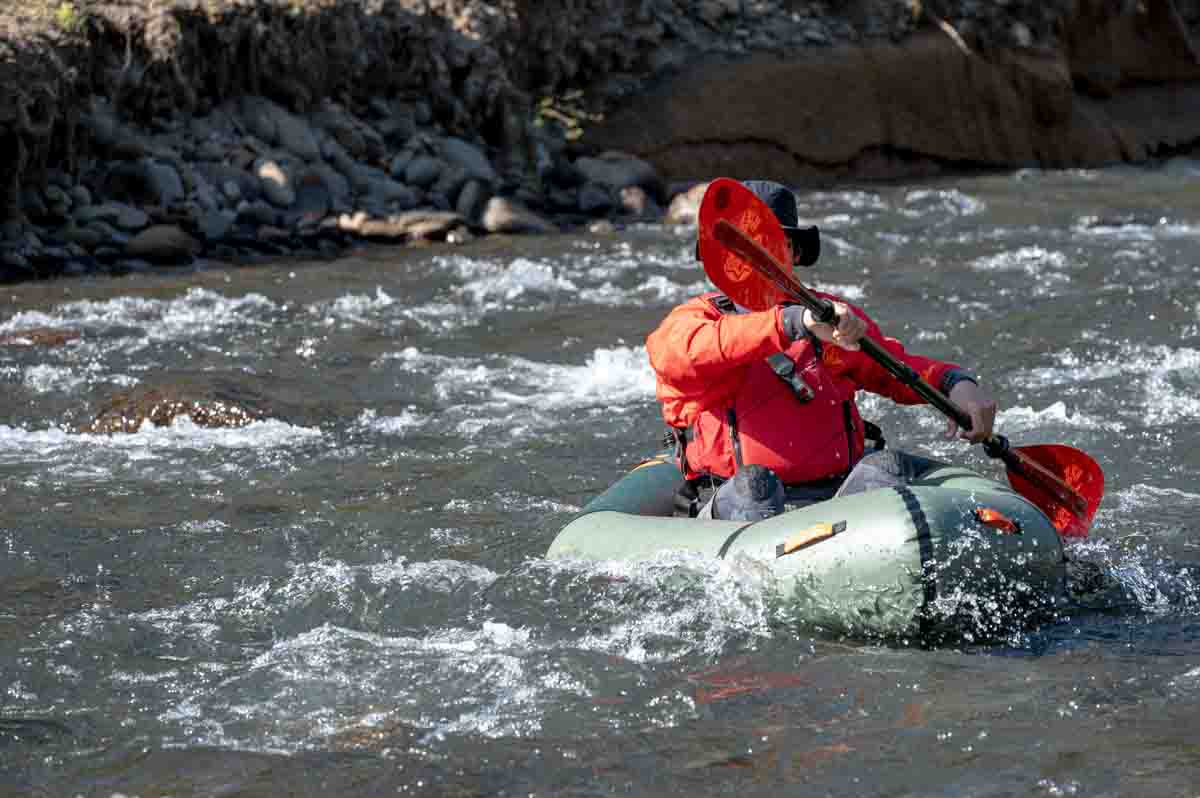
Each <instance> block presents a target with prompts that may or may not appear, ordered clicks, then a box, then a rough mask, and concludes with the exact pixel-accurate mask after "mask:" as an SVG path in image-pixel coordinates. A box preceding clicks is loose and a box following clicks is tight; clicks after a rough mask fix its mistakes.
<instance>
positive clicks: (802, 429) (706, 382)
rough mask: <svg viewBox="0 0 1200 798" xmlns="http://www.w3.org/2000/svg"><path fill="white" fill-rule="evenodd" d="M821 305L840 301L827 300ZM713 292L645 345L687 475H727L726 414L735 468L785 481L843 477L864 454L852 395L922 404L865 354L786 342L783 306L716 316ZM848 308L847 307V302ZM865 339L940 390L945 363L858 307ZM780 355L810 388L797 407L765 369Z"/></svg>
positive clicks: (672, 317)
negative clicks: (681, 437) (681, 442)
mask: <svg viewBox="0 0 1200 798" xmlns="http://www.w3.org/2000/svg"><path fill="white" fill-rule="evenodd" d="M819 296H824V297H825V298H827V299H831V300H836V301H839V302H841V301H844V300H841V299H839V298H837V297H834V296H831V295H829V294H819ZM721 299H723V297H722V296H721V295H720V294H718V293H711V294H706V295H704V296H702V297H697V298H696V299H693V300H691V301H689V302H686V303H684V304H683V305H680V306H678V307H676V308H675V309H674V310H672V311H671V313H670V314H668V316H667V318H666V319H664V320H663V322H662V324H660V325H659V326H658V329H656V330H655V331H654V332H652V333H651V334H650V336H649V337H648V338H647V339H646V349H647V351H648V353H649V355H650V365H651V366H652V367H653V368H654V372H655V374H656V375H657V378H658V387H657V395H658V399H659V401H660V402H661V403H662V412H663V418H664V419H666V422H667V424H668V425H670V426H671V427H675V428H677V429H680V428H688V429H689V430H690V432H689V442H688V445H687V449H686V461H687V474H686V476H687V478H688V479H693V478H695V477H697V476H699V475H701V474H704V473H710V474H715V475H716V476H719V477H725V478H728V477H730V476H732V475H733V472H734V467H735V463H734V451H733V445H732V442H731V438H730V425H729V410H730V409H731V408H732V410H733V414H734V416H735V420H736V425H737V433H738V439H739V441H740V443H741V449H742V462H744V463H756V464H758V465H763V466H766V467H768V468H770V469H771V470H772V471H774V472H775V473H776V474H778V475H779V477H780V479H782V480H783V481H784V482H785V483H788V484H798V483H804V482H813V481H817V480H822V479H827V478H830V477H836V476H844V475H845V474H846V473H847V472H848V471H849V469H850V467H851V466H852V465H854V463H856V462H857V461H858V459H859V458H860V457H862V455H863V450H864V439H863V421H862V418H861V417H860V416H859V413H858V406H857V405H856V404H855V402H854V396H855V394H856V393H857V392H858V391H859V390H868V391H871V392H872V393H877V394H880V395H882V396H887V397H889V398H891V399H893V400H895V401H896V402H899V403H900V404H920V403H922V402H924V400H923V399H922V398H921V397H920V396H919V395H918V394H916V393H915V392H914V391H913V390H912V389H911V388H909V387H907V386H905V385H904V384H903V383H901V382H899V381H898V380H896V378H895V377H893V376H892V375H891V374H889V373H888V372H887V371H886V370H884V369H883V367H881V366H880V365H879V364H878V363H876V362H875V361H873V360H872V359H871V358H869V357H867V356H866V355H865V354H863V353H862V352H851V351H847V350H845V349H842V348H840V347H837V346H832V345H827V344H825V345H821V347H820V350H821V351H820V354H819V355H818V348H817V347H816V346H814V344H813V341H812V340H811V339H809V338H807V337H806V338H804V339H802V340H800V341H796V342H792V341H791V340H790V339H789V338H788V336H787V334H786V333H785V332H784V330H783V322H782V319H781V308H778V307H776V308H772V309H770V310H764V311H761V312H757V313H738V314H728V313H723V312H722V311H721V309H720V308H719V307H718V305H717V302H718V300H721ZM847 304H849V303H847ZM850 307H851V309H852V310H853V311H854V312H855V313H857V314H858V315H859V316H861V317H862V318H863V319H864V320H865V321H866V322H867V335H868V336H869V337H871V338H873V339H875V340H876V341H878V342H879V343H880V344H882V345H883V346H884V347H886V348H887V350H888V351H889V352H890V353H891V354H892V355H893V356H895V357H896V358H897V359H898V360H901V361H903V362H905V363H907V364H908V365H909V366H911V367H912V368H913V369H915V370H916V371H917V373H919V374H920V375H921V376H922V377H924V378H925V380H926V381H927V382H930V383H932V384H933V385H941V384H942V379H943V378H944V376H945V375H946V372H947V371H949V370H950V369H954V368H958V367H957V366H955V365H954V364H951V363H943V362H941V361H938V360H932V359H930V358H925V357H921V356H919V355H911V354H908V353H907V352H905V351H904V347H903V346H902V345H901V344H900V342H899V341H897V340H896V339H894V338H885V337H884V336H883V333H882V332H880V330H879V326H878V325H877V324H876V323H875V322H874V321H872V320H871V319H870V317H868V316H867V315H866V314H865V313H863V311H862V310H860V309H859V308H856V307H854V306H852V305H851V306H850ZM776 352H784V353H786V354H787V356H788V357H789V358H791V360H792V361H793V362H794V363H795V366H796V371H797V373H798V374H801V375H802V376H803V377H804V381H805V382H806V383H808V385H809V387H810V388H811V389H812V390H813V398H812V399H811V400H810V401H807V402H802V401H801V400H800V399H799V398H797V396H796V394H795V393H794V392H793V390H792V389H791V387H789V386H788V385H787V384H786V383H785V382H784V381H783V380H782V379H781V378H780V377H779V376H777V375H776V374H775V372H774V371H773V370H772V369H771V367H770V366H769V365H768V363H767V362H766V358H767V357H768V356H769V355H772V354H774V353H776Z"/></svg>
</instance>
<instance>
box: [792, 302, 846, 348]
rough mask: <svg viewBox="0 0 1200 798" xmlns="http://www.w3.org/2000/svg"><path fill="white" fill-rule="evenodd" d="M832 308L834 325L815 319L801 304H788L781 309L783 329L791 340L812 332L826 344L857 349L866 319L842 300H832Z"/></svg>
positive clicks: (796, 339)
mask: <svg viewBox="0 0 1200 798" xmlns="http://www.w3.org/2000/svg"><path fill="white" fill-rule="evenodd" d="M833 309H834V311H835V312H836V313H837V316H838V318H837V325H836V326H834V325H832V324H825V323H824V322H819V321H817V318H816V316H814V315H813V314H812V311H810V310H808V309H807V308H805V307H803V306H801V305H788V306H787V307H785V308H784V309H783V315H782V319H783V329H784V331H785V332H786V333H787V334H788V336H789V337H790V338H791V339H792V340H793V341H798V340H799V339H801V338H803V337H804V335H805V334H806V333H812V334H813V335H814V336H815V337H816V338H818V339H819V340H821V341H824V342H825V343H827V344H833V345H834V346H840V347H841V348H842V349H850V350H855V349H858V348H859V345H858V342H859V339H861V338H862V337H863V336H864V335H866V334H867V323H866V321H864V320H863V318H862V317H861V316H859V315H858V314H857V313H855V312H854V311H853V310H851V309H850V307H849V306H848V305H846V304H845V303H843V302H834V303H833Z"/></svg>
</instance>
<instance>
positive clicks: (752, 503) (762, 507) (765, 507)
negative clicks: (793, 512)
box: [713, 465, 785, 521]
mask: <svg viewBox="0 0 1200 798" xmlns="http://www.w3.org/2000/svg"><path fill="white" fill-rule="evenodd" d="M784 494H785V491H784V488H783V483H782V482H781V481H780V480H779V477H777V476H775V472H773V471H771V469H769V468H764V467H763V466H759V465H745V466H742V467H741V468H740V469H738V472H737V473H736V474H734V476H733V479H731V480H729V481H728V482H726V483H725V484H723V485H721V487H720V488H718V489H717V495H716V496H715V497H714V498H713V502H714V504H713V516H714V517H716V518H719V519H721V520H723V521H760V520H762V519H763V518H770V517H771V516H773V515H778V514H779V513H782V512H783V504H784Z"/></svg>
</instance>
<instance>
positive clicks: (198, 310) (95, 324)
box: [0, 288, 278, 341]
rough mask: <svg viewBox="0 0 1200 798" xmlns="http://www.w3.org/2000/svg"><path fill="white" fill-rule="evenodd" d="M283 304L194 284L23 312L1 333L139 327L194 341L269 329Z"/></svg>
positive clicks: (154, 336) (156, 335) (153, 336)
mask: <svg viewBox="0 0 1200 798" xmlns="http://www.w3.org/2000/svg"><path fill="white" fill-rule="evenodd" d="M276 310H278V306H277V305H276V304H275V303H274V302H272V301H270V300H269V299H267V298H266V297H264V296H262V295H261V294H246V295H245V296H241V297H234V298H229V297H225V296H223V295H221V294H218V293H216V292H215V291H210V290H208V289H205V288H191V289H188V291H187V293H186V294H184V295H183V296H182V297H179V298H177V299H168V300H163V299H145V298H142V297H117V298H115V299H109V300H104V301H92V300H82V301H79V302H69V303H66V304H64V305H61V306H59V307H58V308H57V309H56V310H54V311H51V312H49V313H44V312H42V311H23V312H21V313H17V314H16V315H14V316H12V317H11V318H9V319H8V320H7V321H5V322H3V323H2V324H0V332H8V331H12V332H17V331H20V330H23V329H28V328H31V327H58V328H69V329H78V328H80V327H92V328H100V329H105V328H111V327H121V328H123V327H133V328H136V329H140V330H141V331H143V334H144V335H145V336H146V337H147V338H149V339H150V340H154V341H172V340H180V339H188V340H190V339H193V338H196V337H198V336H204V335H207V334H212V333H215V332H219V331H222V330H226V329H228V328H238V327H266V326H267V325H268V324H269V319H268V318H266V317H267V316H268V315H269V314H270V313H272V312H274V311H276Z"/></svg>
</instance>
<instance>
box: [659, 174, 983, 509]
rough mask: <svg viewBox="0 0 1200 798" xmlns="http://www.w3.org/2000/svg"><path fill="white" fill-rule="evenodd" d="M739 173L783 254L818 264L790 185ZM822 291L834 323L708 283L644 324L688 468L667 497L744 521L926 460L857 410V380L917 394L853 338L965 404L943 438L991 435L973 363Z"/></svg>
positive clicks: (904, 476) (910, 475) (861, 486)
mask: <svg viewBox="0 0 1200 798" xmlns="http://www.w3.org/2000/svg"><path fill="white" fill-rule="evenodd" d="M744 185H745V186H746V187H747V188H748V189H750V190H751V191H752V192H753V193H754V194H755V195H756V196H757V197H758V198H759V199H761V200H762V201H763V202H764V203H766V205H767V206H768V207H769V208H770V209H771V211H772V212H773V213H774V215H775V217H776V218H777V219H778V221H779V223H780V224H781V225H782V226H783V229H784V232H785V233H786V234H787V238H788V244H789V249H790V256H791V257H790V260H791V263H792V264H793V265H795V266H811V265H812V264H813V263H815V262H816V260H817V257H818V255H819V253H820V237H819V232H818V230H817V228H815V227H806V228H802V227H800V226H799V219H798V213H797V210H796V199H795V196H794V195H793V194H792V192H791V191H790V190H789V189H788V188H787V187H785V186H783V185H781V184H779V183H774V182H771V181H765V180H752V181H745V182H744ZM819 296H822V297H824V298H826V299H828V300H830V301H831V302H833V304H834V309H835V310H836V311H837V316H838V318H837V323H836V326H834V325H830V324H825V323H822V322H818V321H817V320H816V319H815V318H814V317H813V315H812V313H811V311H809V310H807V309H806V308H804V307H803V306H801V305H791V304H784V305H779V306H776V307H773V308H770V309H768V310H763V311H757V312H754V311H751V310H749V309H747V308H744V307H740V306H738V305H736V304H734V303H733V301H732V300H730V299H729V298H728V297H726V296H725V295H723V294H721V293H720V292H715V291H714V292H710V293H706V294H704V295H703V296H700V297H696V298H694V299H691V300H689V301H688V302H685V303H684V304H682V305H679V306H678V307H676V308H674V309H673V310H672V311H671V312H670V313H669V314H668V315H667V317H666V318H665V319H664V320H663V322H662V323H661V324H660V325H659V326H658V328H657V329H655V330H654V332H652V333H651V334H650V335H649V336H648V337H647V339H646V349H647V352H648V354H649V357H650V365H651V367H652V368H653V369H654V373H655V376H656V380H657V388H656V394H657V396H658V399H659V402H660V403H661V405H662V413H663V418H664V419H665V421H666V422H667V425H668V427H670V428H671V431H672V437H673V439H674V441H675V448H676V457H677V459H678V462H679V467H680V470H681V471H682V473H683V475H684V477H685V478H686V480H687V482H686V484H685V486H684V488H683V489H682V490H681V492H680V495H679V496H678V497H677V509H678V511H679V513H680V514H685V515H690V516H698V517H705V518H719V519H725V520H735V521H753V520H758V519H761V518H767V517H770V516H771V515H775V514H777V513H779V512H782V511H783V510H784V509H786V508H787V506H788V505H793V506H801V505H804V504H810V503H813V502H817V501H824V500H826V499H829V498H832V497H834V496H836V495H848V494H850V493H857V492H860V491H863V490H869V489H872V488H878V487H887V486H896V485H902V484H904V483H906V482H907V481H909V480H912V479H915V478H917V477H919V476H920V474H922V473H924V472H925V471H927V470H928V469H929V468H930V467H932V466H933V465H934V464H935V463H936V461H933V460H930V459H928V458H924V457H919V456H917V455H913V454H909V453H905V452H893V451H887V450H884V448H883V438H882V434H881V433H880V431H879V430H878V428H877V427H875V426H874V425H873V424H871V423H870V422H866V421H864V420H863V418H862V416H861V415H860V414H859V410H858V406H857V404H856V402H855V395H856V394H857V393H858V391H860V390H867V391H871V392H872V393H876V394H879V395H881V396H885V397H888V398H889V399H892V400H893V401H895V402H897V403H899V404H920V403H922V402H923V401H924V400H923V399H922V398H921V396H920V395H918V394H917V393H916V392H914V391H913V390H912V389H911V388H910V387H908V386H906V385H904V384H903V383H901V382H900V381H899V380H897V379H896V378H895V377H893V376H892V375H891V374H890V373H888V372H887V371H886V370H885V369H883V368H882V367H881V366H880V365H879V364H878V363H876V362H875V361H874V360H872V359H871V358H869V357H867V356H866V355H865V354H863V353H862V352H861V351H860V349H859V343H858V342H859V341H860V340H861V339H862V338H864V337H870V338H872V339H874V340H875V341H876V342H877V343H879V344H880V345H882V346H884V347H886V349H887V350H888V351H889V352H890V353H891V354H892V355H893V356H894V357H895V358H896V359H898V360H900V361H902V362H903V363H906V364H907V365H909V366H910V367H912V368H913V369H914V370H915V371H916V372H917V373H918V374H920V375H921V376H922V377H924V378H925V380H926V381H928V382H929V383H931V384H933V385H935V386H938V387H939V388H940V389H941V391H942V392H943V393H945V394H947V395H948V396H949V398H950V399H951V401H953V402H954V403H956V404H957V405H958V406H959V407H961V408H962V409H963V410H964V411H965V412H966V413H967V414H968V415H969V416H970V418H971V429H970V430H959V429H958V427H957V425H956V424H955V423H954V422H953V421H950V422H948V426H947V430H946V434H947V437H951V438H952V437H954V435H955V433H956V432H957V433H958V435H959V437H961V438H962V439H963V440H966V441H970V442H972V443H978V442H981V441H984V440H987V439H988V438H989V437H990V436H991V435H992V433H993V425H994V422H995V418H996V410H997V406H996V402H995V400H994V399H993V398H992V397H991V396H990V394H988V392H987V391H985V390H984V389H983V388H981V387H980V386H979V385H978V380H977V379H976V378H975V377H974V376H973V375H972V374H971V373H969V372H967V371H966V370H965V369H963V368H962V367H961V366H958V365H956V364H953V363H947V362H943V361H939V360H934V359H931V358H927V357H922V356H920V355H915V354H910V353H908V352H907V351H905V349H904V346H903V345H902V344H901V343H900V342H899V341H897V340H896V339H894V338H887V337H884V336H883V334H882V332H881V331H880V329H879V327H878V325H876V324H875V322H874V321H872V320H871V319H870V317H868V316H867V314H866V313H864V312H863V311H862V310H861V309H859V308H857V307H854V306H853V305H851V304H850V303H848V302H846V301H845V300H843V299H841V298H840V297H836V296H833V295H831V294H819ZM868 438H869V439H871V440H872V441H873V443H874V451H869V450H868V449H867V440H868Z"/></svg>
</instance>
